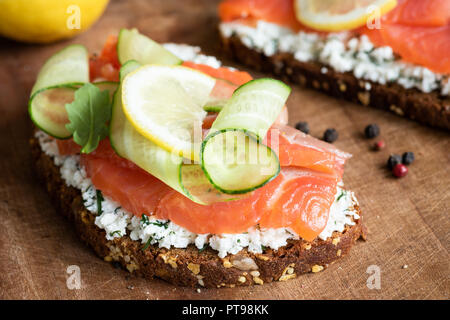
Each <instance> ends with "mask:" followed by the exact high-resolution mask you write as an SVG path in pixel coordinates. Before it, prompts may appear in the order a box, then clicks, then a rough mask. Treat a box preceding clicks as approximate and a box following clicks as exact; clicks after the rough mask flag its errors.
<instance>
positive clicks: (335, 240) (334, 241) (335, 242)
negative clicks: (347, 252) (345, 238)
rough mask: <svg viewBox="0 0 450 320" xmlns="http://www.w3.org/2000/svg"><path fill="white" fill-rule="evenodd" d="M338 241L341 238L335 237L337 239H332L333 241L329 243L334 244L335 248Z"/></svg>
mask: <svg viewBox="0 0 450 320" xmlns="http://www.w3.org/2000/svg"><path fill="white" fill-rule="evenodd" d="M340 241H341V238H339V237H337V238H334V239H333V241H331V243H332V244H334V245H335V246H337V245H338V243H339V242H340Z"/></svg>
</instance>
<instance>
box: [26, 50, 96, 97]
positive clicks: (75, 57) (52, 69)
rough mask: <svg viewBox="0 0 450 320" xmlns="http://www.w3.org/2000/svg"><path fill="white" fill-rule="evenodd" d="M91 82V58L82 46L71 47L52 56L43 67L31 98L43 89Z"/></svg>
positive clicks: (32, 90)
mask: <svg viewBox="0 0 450 320" xmlns="http://www.w3.org/2000/svg"><path fill="white" fill-rule="evenodd" d="M86 82H89V56H88V52H87V50H86V48H85V47H84V46H82V45H78V44H74V45H70V46H68V47H66V48H64V49H62V50H61V51H58V52H57V53H55V54H54V55H53V56H51V57H50V58H49V59H48V60H47V61H46V62H45V63H44V65H43V66H42V68H41V70H40V71H39V74H38V76H37V79H36V83H35V84H34V86H33V89H31V96H33V94H35V93H36V92H37V91H40V90H42V89H46V88H51V87H55V86H61V85H74V84H83V83H86Z"/></svg>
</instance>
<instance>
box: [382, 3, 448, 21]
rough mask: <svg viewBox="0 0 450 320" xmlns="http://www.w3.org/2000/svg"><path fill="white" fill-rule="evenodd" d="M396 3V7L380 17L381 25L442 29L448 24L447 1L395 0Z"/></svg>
mask: <svg viewBox="0 0 450 320" xmlns="http://www.w3.org/2000/svg"><path fill="white" fill-rule="evenodd" d="M397 2H398V4H397V6H396V7H395V8H394V9H393V10H392V11H390V12H388V13H387V14H386V15H384V16H383V17H382V23H390V24H401V25H405V26H416V27H442V26H445V25H447V24H448V23H449V22H450V1H449V0H426V1H424V0H397Z"/></svg>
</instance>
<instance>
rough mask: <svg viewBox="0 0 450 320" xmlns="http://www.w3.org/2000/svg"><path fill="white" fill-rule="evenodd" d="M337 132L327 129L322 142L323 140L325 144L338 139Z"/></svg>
mask: <svg viewBox="0 0 450 320" xmlns="http://www.w3.org/2000/svg"><path fill="white" fill-rule="evenodd" d="M338 136H339V135H338V132H337V131H336V129H333V128H329V129H327V130H325V132H324V134H323V140H325V141H326V142H330V143H332V142H335V141H336V140H337V138H338Z"/></svg>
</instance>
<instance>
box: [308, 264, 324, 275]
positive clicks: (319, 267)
mask: <svg viewBox="0 0 450 320" xmlns="http://www.w3.org/2000/svg"><path fill="white" fill-rule="evenodd" d="M322 270H323V267H322V266H319V265H317V264H316V265H313V267H312V269H311V271H312V272H314V273H316V272H320V271H322Z"/></svg>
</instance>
